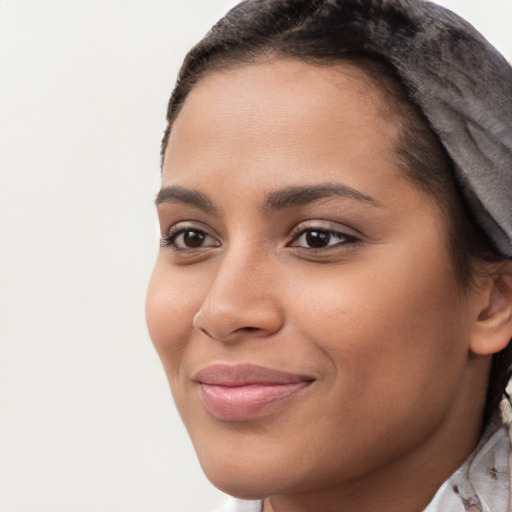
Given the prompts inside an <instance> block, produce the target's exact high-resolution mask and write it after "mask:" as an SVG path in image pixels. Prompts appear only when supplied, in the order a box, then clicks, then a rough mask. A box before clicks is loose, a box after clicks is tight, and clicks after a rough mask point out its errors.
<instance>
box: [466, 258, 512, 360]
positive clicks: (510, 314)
mask: <svg viewBox="0 0 512 512" xmlns="http://www.w3.org/2000/svg"><path fill="white" fill-rule="evenodd" d="M491 265H492V268H491V269H489V270H490V272H488V273H486V275H485V277H484V278H483V282H482V283H481V286H479V287H478V288H479V291H478V296H479V299H480V300H479V305H478V308H477V318H476V322H475V325H474V328H473V332H472V336H471V341H470V348H471V351H472V352H473V353H474V354H478V355H491V354H495V353H497V352H499V351H500V350H503V349H504V348H505V347H506V346H507V345H508V344H509V342H510V341H511V340H512V261H510V260H507V261H505V262H500V263H499V264H496V263H493V264H491Z"/></svg>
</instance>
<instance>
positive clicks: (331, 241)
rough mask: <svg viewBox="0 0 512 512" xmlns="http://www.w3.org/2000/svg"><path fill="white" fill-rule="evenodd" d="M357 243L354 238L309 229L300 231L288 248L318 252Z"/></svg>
mask: <svg viewBox="0 0 512 512" xmlns="http://www.w3.org/2000/svg"><path fill="white" fill-rule="evenodd" d="M357 241H358V239H357V238H356V237H354V236H351V235H347V234H345V233H341V232H338V231H334V230H330V229H315V228H310V229H304V230H302V231H301V232H300V233H299V234H298V235H297V236H296V238H295V239H294V240H293V242H292V243H291V244H290V246H291V247H300V248H303V249H316V250H318V249H325V248H329V247H334V246H336V245H350V244H354V243H355V242H357Z"/></svg>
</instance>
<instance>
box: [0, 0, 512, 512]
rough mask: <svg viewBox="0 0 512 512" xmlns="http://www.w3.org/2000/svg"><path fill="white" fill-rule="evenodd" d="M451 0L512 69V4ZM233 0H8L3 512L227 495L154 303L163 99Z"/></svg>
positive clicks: (0, 19)
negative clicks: (151, 333) (162, 336)
mask: <svg viewBox="0 0 512 512" xmlns="http://www.w3.org/2000/svg"><path fill="white" fill-rule="evenodd" d="M442 3H443V4H445V5H448V6H450V7H452V8H453V9H454V10H456V11H458V12H459V13H461V14H463V15H464V16H466V17H467V18H468V19H469V20H470V21H472V22H473V23H474V24H475V25H476V26H477V27H478V28H480V30H481V31H483V32H484V34H486V35H487V37H488V38H489V39H490V40H491V41H492V42H493V43H494V44H495V45H496V46H498V48H500V49H501V51H502V52H503V53H504V54H505V55H506V56H507V58H508V59H509V60H511V59H512V0H486V1H485V2H483V1H482V0H451V1H448V0H446V1H444V2H442ZM234 4H235V2H234V1H232V0H186V1H181V2H178V1H176V0H148V1H144V2H143V1H140V0H139V1H135V0H1V1H0V511H1V512H132V511H133V512H135V511H137V512H164V511H169V512H208V511H209V510H211V509H213V508H215V506H217V505H218V504H220V503H222V502H223V501H224V500H225V496H223V495H222V494H221V493H219V492H218V491H216V490H215V489H213V488H212V487H211V485H210V484H209V483H208V482H207V481H206V479H205V477H204V476H203V475H202V473H201V470H200V468H199V465H198V463H197V460H196V457H195V454H194V452H193V450H192V447H191V444H190V442H189V440H188V438H187V435H186V433H185V431H184V429H183V427H182V425H181V423H180V420H179V418H178V416H177V414H176V412H175V411H174V407H173V405H172V401H171V396H170V393H169V391H168V387H167V382H166V379H165V377H164V373H163V371H162V369H161V367H160V363H159V361H158V359H157V357H156V354H155V353H154V351H153V348H152V346H151V343H150V341H149V338H148V335H147V333H146V326H145V320H144V295H145V288H146V283H147V280H148V277H149V274H150V271H151V266H152V263H153V260H154V258H155V254H156V251H157V247H158V230H157V225H156V217H155V215H154V212H153V209H154V208H153V204H152V201H153V198H154V195H155V193H156V191H157V190H158V186H159V145H160V139H161V135H162V132H163V129H164V113H165V107H166V103H167V99H168V96H169V94H170V91H171V88H172V85H173V82H174V79H175V76H176V73H177V69H178V67H179V64H180V62H181V59H182V57H183V56H184V54H185V52H186V50H187V49H188V48H189V47H190V46H191V45H192V44H193V43H194V42H195V41H196V40H198V39H199V38H200V37H201V36H202V35H203V34H204V33H205V32H206V30H207V29H208V28H209V26H210V25H211V24H212V23H213V22H214V21H216V19H217V18H219V17H220V16H221V15H222V14H223V13H224V12H225V11H226V10H227V9H228V8H229V7H231V6H232V5H234ZM475 74H478V70H475Z"/></svg>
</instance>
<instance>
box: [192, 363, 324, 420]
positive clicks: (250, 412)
mask: <svg viewBox="0 0 512 512" xmlns="http://www.w3.org/2000/svg"><path fill="white" fill-rule="evenodd" d="M193 380H194V381H196V382H197V383H198V384H199V385H200V386H199V390H200V393H199V394H200V397H201V400H202V402H203V405H204V406H205V408H206V410H207V411H208V412H209V413H210V414H211V415H212V416H213V417H215V418H217V419H220V420H226V421H249V420H251V419H255V418H257V417H259V416H261V415H262V414H264V413H265V412H268V410H269V409H271V408H274V407H276V406H277V404H278V403H281V402H282V401H284V400H287V399H290V398H292V397H294V396H295V395H297V394H298V393H300V392H301V391H302V390H303V389H305V388H306V387H308V386H309V385H310V384H311V383H312V382H313V381H314V380H315V379H314V378H313V377H311V376H308V375H301V374H294V373H288V372H283V371H280V370H274V369H271V368H266V367H262V366H254V365H226V364H215V365H211V366H208V367H206V368H204V369H202V370H200V371H199V372H198V373H197V374H196V375H195V376H194V379H193Z"/></svg>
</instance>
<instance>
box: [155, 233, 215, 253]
mask: <svg viewBox="0 0 512 512" xmlns="http://www.w3.org/2000/svg"><path fill="white" fill-rule="evenodd" d="M160 245H161V246H162V247H166V246H171V247H173V248H174V249H176V250H184V251H186V250H195V249H203V248H208V247H219V245H220V243H219V242H218V240H216V239H215V238H213V237H212V236H211V235H209V234H208V233H206V231H203V230H201V229H194V228H184V229H179V230H177V231H175V232H174V233H172V230H171V233H169V236H167V237H165V238H162V239H161V241H160Z"/></svg>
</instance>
